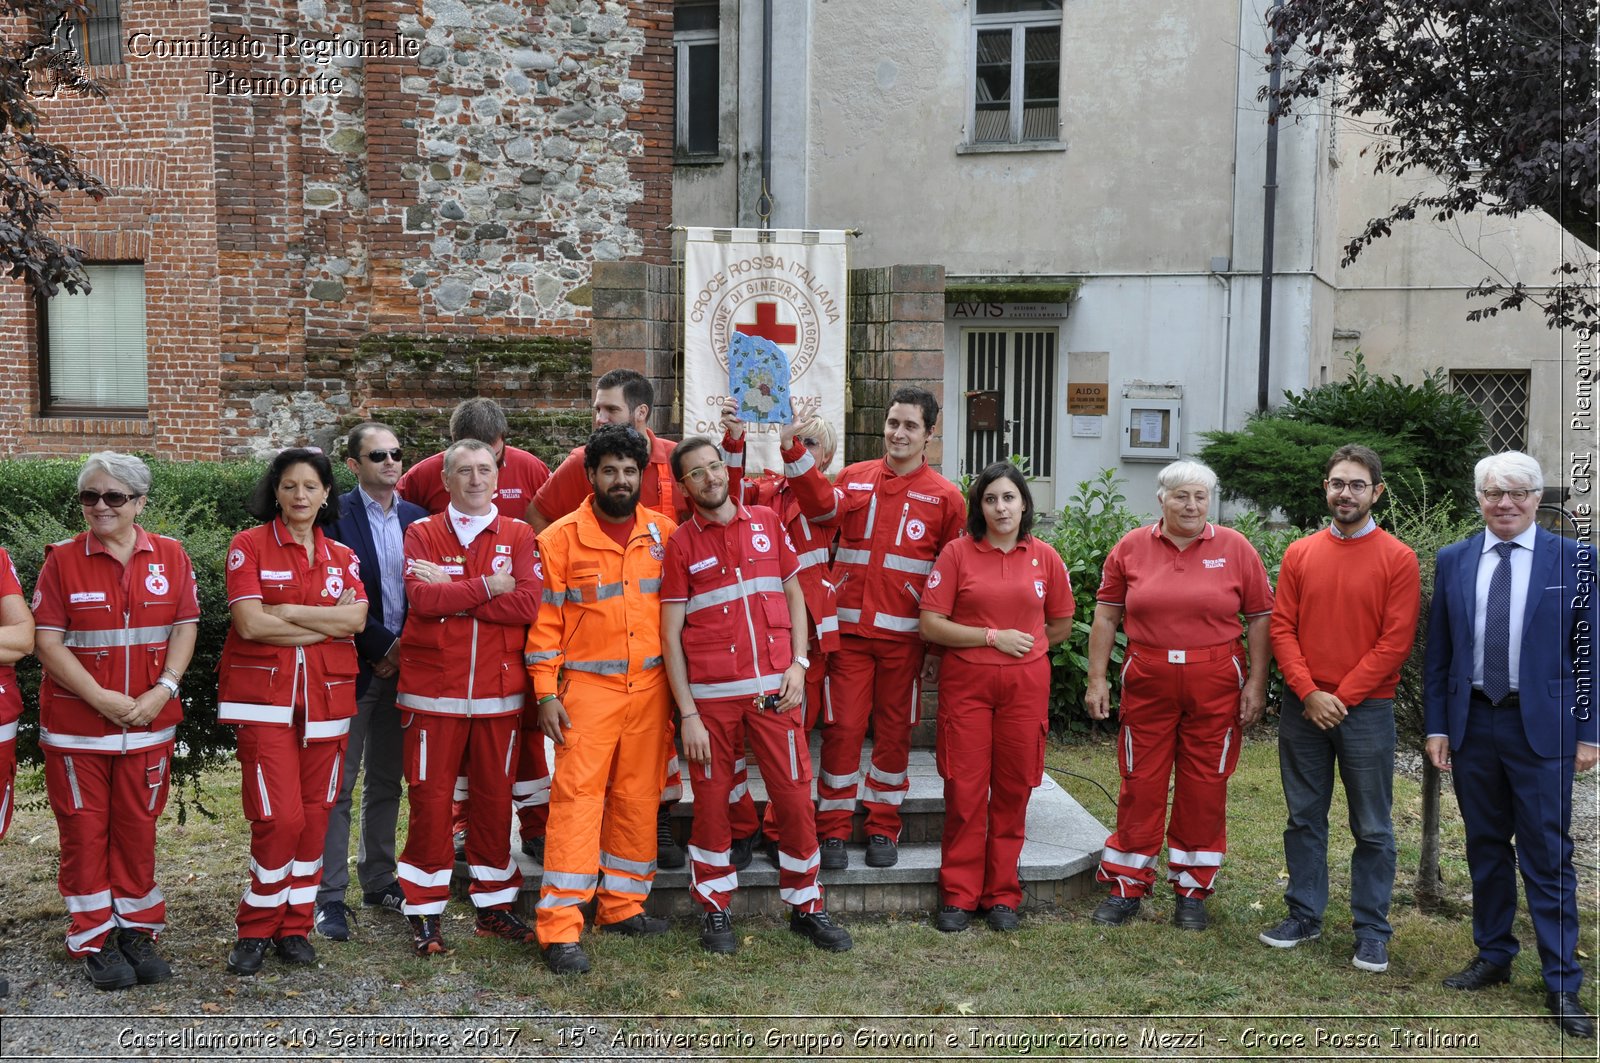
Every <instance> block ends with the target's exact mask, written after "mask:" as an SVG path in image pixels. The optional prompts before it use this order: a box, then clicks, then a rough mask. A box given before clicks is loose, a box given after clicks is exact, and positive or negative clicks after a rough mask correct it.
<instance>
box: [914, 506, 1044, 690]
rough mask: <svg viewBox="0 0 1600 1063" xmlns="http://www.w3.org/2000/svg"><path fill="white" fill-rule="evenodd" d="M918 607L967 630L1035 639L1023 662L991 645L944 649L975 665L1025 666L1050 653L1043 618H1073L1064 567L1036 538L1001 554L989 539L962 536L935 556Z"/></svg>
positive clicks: (1020, 542)
mask: <svg viewBox="0 0 1600 1063" xmlns="http://www.w3.org/2000/svg"><path fill="white" fill-rule="evenodd" d="M922 608H924V609H926V610H927V611H928V612H930V613H938V614H939V615H941V616H947V617H949V618H950V619H951V620H953V621H954V622H955V623H957V624H965V625H967V626H968V627H983V628H989V627H992V628H995V629H997V630H1003V629H1005V628H1015V629H1016V630H1018V631H1021V632H1025V633H1026V634H1029V635H1032V636H1033V649H1032V650H1030V651H1029V652H1028V654H1027V656H1025V657H1021V658H1018V657H1012V656H1011V655H1010V654H1006V653H1001V652H1000V651H999V650H998V649H995V648H994V647H993V646H959V647H952V648H949V649H947V650H945V652H946V653H948V654H950V655H951V656H953V657H959V658H961V659H962V660H964V661H970V662H972V663H973V664H1013V663H1017V664H1025V663H1027V662H1029V661H1036V660H1038V659H1039V658H1040V657H1043V656H1044V655H1045V653H1046V651H1047V650H1048V649H1049V646H1048V644H1047V643H1046V641H1045V637H1044V624H1045V621H1046V620H1047V619H1055V618H1057V617H1063V616H1071V615H1072V609H1073V603H1072V585H1071V584H1070V583H1069V582H1068V581H1067V566H1066V565H1065V564H1063V563H1062V561H1061V555H1060V554H1058V553H1056V551H1055V548H1054V547H1051V546H1050V545H1048V544H1046V543H1044V542H1041V541H1040V540H1039V539H1038V537H1036V536H1032V535H1030V536H1028V538H1026V539H1023V540H1020V541H1019V542H1018V543H1017V545H1016V548H1015V549H1012V550H1008V551H1006V552H1004V553H1002V552H1001V551H999V550H996V549H995V548H994V547H993V546H990V545H989V541H988V540H987V539H971V538H968V537H967V536H965V535H963V536H962V537H961V538H959V539H957V540H956V541H955V542H953V543H951V544H950V545H949V546H947V547H945V548H944V550H943V552H941V553H940V554H939V560H938V561H936V562H934V566H933V574H932V575H931V576H929V577H928V589H927V590H926V591H924V592H923V594H922Z"/></svg>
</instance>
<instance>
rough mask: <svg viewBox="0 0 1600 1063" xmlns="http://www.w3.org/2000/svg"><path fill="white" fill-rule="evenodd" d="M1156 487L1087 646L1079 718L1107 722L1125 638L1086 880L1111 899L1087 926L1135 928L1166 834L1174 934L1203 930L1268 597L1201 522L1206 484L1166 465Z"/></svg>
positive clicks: (1246, 563) (1255, 696) (1260, 659)
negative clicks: (1108, 822) (1113, 761)
mask: <svg viewBox="0 0 1600 1063" xmlns="http://www.w3.org/2000/svg"><path fill="white" fill-rule="evenodd" d="M1156 482H1157V484H1158V489H1157V491H1156V501H1157V502H1158V503H1159V505H1160V507H1161V519H1159V520H1157V521H1156V522H1155V523H1154V524H1151V525H1149V526H1147V527H1142V528H1135V529H1134V530H1133V531H1131V532H1129V533H1128V534H1127V535H1125V536H1123V538H1122V541H1121V542H1119V543H1117V545H1116V546H1114V547H1113V548H1112V550H1111V553H1110V554H1109V555H1108V556H1107V557H1106V564H1105V570H1104V572H1103V573H1102V576H1101V581H1100V590H1099V591H1098V592H1097V593H1096V595H1095V602H1096V604H1095V610H1094V624H1093V626H1092V628H1091V629H1090V634H1089V684H1088V691H1087V693H1086V694H1085V695H1084V707H1085V708H1086V709H1087V710H1088V713H1089V715H1090V717H1091V718H1093V719H1096V720H1103V719H1105V718H1106V717H1107V716H1109V715H1110V713H1111V696H1110V691H1109V687H1108V684H1107V682H1106V669H1107V667H1109V665H1110V663H1111V648H1112V646H1113V644H1114V643H1115V641H1116V632H1117V627H1118V625H1119V624H1120V625H1121V627H1122V629H1123V631H1124V632H1125V633H1126V634H1127V637H1128V646H1127V651H1126V657H1125V658H1124V661H1123V665H1122V707H1121V724H1122V728H1121V734H1120V735H1119V736H1118V739H1119V740H1118V743H1117V762H1118V767H1119V768H1120V769H1121V772H1122V793H1121V796H1120V797H1119V798H1118V800H1117V828H1116V831H1115V832H1114V833H1112V835H1111V837H1109V838H1107V839H1106V845H1105V852H1104V853H1103V854H1102V856H1101V859H1100V868H1099V870H1098V871H1097V872H1096V878H1098V879H1099V880H1100V881H1101V882H1105V883H1109V884H1110V886H1111V895H1110V896H1109V897H1107V898H1106V899H1105V900H1104V901H1102V902H1101V904H1100V906H1099V907H1098V908H1096V909H1095V911H1094V915H1093V919H1094V921H1095V922H1097V923H1100V924H1102V925H1105V926H1120V925H1122V924H1123V923H1126V922H1127V921H1128V920H1130V919H1132V918H1133V917H1134V916H1135V915H1136V914H1138V911H1139V904H1140V901H1141V899H1142V898H1144V897H1145V896H1146V895H1147V894H1148V893H1149V892H1150V890H1151V889H1152V887H1153V886H1154V885H1155V865H1156V857H1157V855H1158V854H1159V853H1160V851H1161V841H1162V834H1163V828H1165V834H1166V842H1167V868H1168V870H1167V880H1168V881H1169V882H1171V883H1172V888H1173V890H1174V891H1175V892H1176V894H1177V898H1176V903H1175V906H1174V908H1173V913H1172V922H1173V925H1174V926H1178V927H1181V928H1183V929H1185V930H1204V929H1205V928H1206V925H1207V917H1206V909H1205V898H1206V897H1208V896H1210V894H1211V892H1212V888H1213V884H1214V881H1215V879H1216V874H1217V869H1218V868H1219V867H1221V865H1222V854H1223V851H1224V849H1225V848H1226V844H1227V803H1228V777H1229V776H1230V775H1232V774H1233V769H1234V766H1235V765H1236V764H1237V763H1238V760H1239V732H1240V730H1241V729H1242V728H1245V727H1248V726H1250V725H1251V724H1253V723H1255V722H1256V720H1258V719H1260V718H1261V710H1262V707H1263V705H1264V704H1265V702H1266V690H1267V672H1268V670H1269V668H1270V666H1271V664H1272V644H1271V642H1270V641H1269V638H1268V624H1269V621H1270V618H1271V613H1272V587H1271V585H1270V584H1269V583H1268V581H1267V571H1266V568H1265V566H1263V565H1262V563H1261V557H1260V555H1258V554H1257V553H1256V551H1255V547H1253V546H1251V545H1250V541H1249V540H1248V539H1246V538H1245V537H1244V536H1243V535H1240V534H1239V533H1238V532H1236V531H1234V530H1233V529H1232V528H1222V527H1218V526H1217V525H1215V524H1212V523H1210V522H1209V521H1208V520H1207V519H1206V518H1207V516H1208V514H1209V513H1210V510H1211V499H1212V496H1213V495H1214V494H1215V493H1216V489H1217V476H1216V473H1214V472H1212V471H1211V470H1210V469H1208V468H1206V467H1205V466H1204V465H1201V464H1200V463H1198V462H1193V461H1175V462H1173V463H1172V464H1171V465H1168V466H1167V467H1166V468H1164V469H1162V470H1161V471H1160V472H1159V473H1157V474H1156ZM1241 616H1242V617H1244V625H1245V630H1246V633H1247V635H1248V637H1249V658H1248V661H1249V663H1248V667H1247V666H1246V657H1245V649H1244V647H1243V646H1242V645H1241V643H1240V638H1239V618H1240V617H1241ZM1174 772H1176V781H1175V782H1172V784H1171V788H1172V818H1171V821H1170V822H1168V819H1167V790H1168V785H1169V781H1170V780H1172V779H1173V777H1174Z"/></svg>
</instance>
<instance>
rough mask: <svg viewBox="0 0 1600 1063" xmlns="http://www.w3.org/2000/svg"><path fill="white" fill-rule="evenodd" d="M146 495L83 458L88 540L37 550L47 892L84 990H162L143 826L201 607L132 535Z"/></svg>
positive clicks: (177, 575) (122, 470) (163, 767)
mask: <svg viewBox="0 0 1600 1063" xmlns="http://www.w3.org/2000/svg"><path fill="white" fill-rule="evenodd" d="M149 494H150V470H149V468H148V467H147V466H146V465H145V463H144V462H142V461H140V460H139V459H138V458H136V457H134V456H132V455H130V454H118V453H116V452H115V451H109V450H105V451H101V452H100V453H98V454H91V455H89V459H88V460H87V461H85V462H84V464H83V469H82V470H81V471H80V472H79V473H78V502H79V504H80V505H82V506H83V519H84V522H85V523H86V524H88V526H89V527H88V530H87V531H84V532H82V533H80V534H79V535H78V536H77V537H76V538H73V539H68V540H66V541H65V542H59V543H56V544H55V545H54V546H51V547H50V548H49V549H48V550H47V551H46V553H45V558H44V567H43V568H42V569H41V570H40V572H39V583H38V586H37V587H36V588H35V589H34V592H33V614H34V620H35V622H36V624H37V626H38V631H37V639H36V641H37V646H36V648H35V651H34V652H35V654H36V655H37V656H38V658H39V662H40V663H41V664H43V665H44V681H43V683H41V684H40V687H39V745H40V747H41V748H42V749H43V750H44V767H45V792H46V794H47V795H48V796H49V799H50V807H51V809H52V810H54V812H55V814H56V825H57V828H58V830H59V833H60V836H61V866H60V870H59V873H58V874H57V876H56V884H57V886H58V887H59V888H60V890H61V896H62V898H63V899H64V900H65V901H66V905H67V911H68V913H69V914H70V915H71V917H72V923H71V926H70V927H69V929H68V931H67V954H68V955H69V956H71V957H73V958H74V959H81V960H82V961H83V966H84V971H85V972H86V973H87V974H88V977H89V981H90V982H91V983H93V985H94V987H95V988H96V989H126V988H127V987H129V986H131V985H133V984H134V983H135V982H138V983H151V982H164V981H166V980H167V979H168V978H171V977H172V968H171V967H170V966H168V964H167V961H166V960H164V959H162V958H161V956H160V955H159V954H158V953H157V952H156V948H155V939H156V936H157V935H159V934H160V933H161V931H162V930H164V929H165V928H166V907H167V906H166V900H165V898H164V897H163V896H162V893H161V887H159V886H157V885H156V820H157V819H159V818H160V816H161V811H162V809H163V808H165V807H166V803H167V788H168V785H169V783H170V781H171V771H172V750H173V744H174V741H175V737H176V735H177V728H178V721H179V720H181V719H182V718H183V704H182V702H181V701H179V699H178V687H179V684H180V683H181V682H182V681H183V673H184V671H185V669H187V668H188V667H189V660H190V658H191V657H193V656H194V645H195V633H196V631H197V628H196V626H195V625H196V624H197V623H198V622H199V619H200V603H199V600H198V598H197V597H196V590H195V582H194V569H193V567H192V566H191V565H190V563H189V556H188V554H186V553H184V550H183V544H181V543H179V542H178V541H177V540H176V539H169V538H167V537H166V536H164V535H152V534H151V533H150V532H147V531H145V530H144V529H143V528H141V527H139V525H138V524H137V523H135V522H136V521H137V520H138V519H139V514H141V513H143V512H144V506H145V500H146V499H147V498H148V497H149Z"/></svg>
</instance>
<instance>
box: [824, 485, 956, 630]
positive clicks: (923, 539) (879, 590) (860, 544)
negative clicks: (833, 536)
mask: <svg viewBox="0 0 1600 1063" xmlns="http://www.w3.org/2000/svg"><path fill="white" fill-rule="evenodd" d="M835 486H836V487H838V489H839V491H840V503H839V505H840V518H839V549H838V552H837V553H836V554H835V555H834V563H833V581H832V582H833V586H834V589H835V591H836V592H837V593H838V601H839V605H838V609H839V632H840V634H844V635H859V636H861V637H863V638H886V639H901V640H906V641H910V640H920V639H921V638H922V636H921V634H920V633H919V631H918V622H919V619H920V617H919V613H920V612H921V610H922V588H923V585H924V584H925V583H926V582H927V580H928V574H929V573H930V572H932V571H933V561H934V558H936V557H938V556H939V551H940V550H942V549H943V548H944V546H945V544H946V543H949V542H953V541H954V540H955V539H956V538H957V537H959V536H960V535H961V532H962V529H963V528H964V527H965V525H966V520H967V504H966V501H965V500H964V499H962V497H961V492H960V490H958V489H957V488H956V485H955V484H953V483H951V482H950V481H949V480H946V479H945V478H944V477H943V476H940V475H939V474H938V473H937V472H934V471H933V467H932V466H930V465H929V464H928V463H927V462H923V463H922V464H921V465H920V466H918V467H917V468H916V469H915V470H913V471H912V472H910V473H907V474H906V475H904V476H900V475H898V474H897V473H895V471H894V470H893V469H891V468H889V463H888V461H886V460H885V459H883V458H878V459H876V460H874V461H861V462H857V463H856V464H854V465H851V466H848V467H847V468H846V469H845V470H844V471H843V472H841V473H840V474H839V479H838V481H837V482H836V484H835Z"/></svg>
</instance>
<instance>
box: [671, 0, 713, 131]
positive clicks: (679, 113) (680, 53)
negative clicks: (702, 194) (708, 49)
mask: <svg viewBox="0 0 1600 1063" xmlns="http://www.w3.org/2000/svg"><path fill="white" fill-rule="evenodd" d="M694 6H696V7H706V8H710V9H711V10H712V11H713V12H715V13H716V16H717V24H716V25H715V26H712V27H710V28H707V29H697V30H680V29H677V28H676V27H674V29H673V31H672V63H673V71H672V88H673V107H672V112H673V115H672V119H673V131H672V153H673V156H674V157H675V158H676V159H677V160H678V161H680V162H684V161H688V162H699V161H704V162H711V161H721V159H722V9H721V4H720V3H717V2H711V3H706V4H695V5H694ZM708 44H709V45H712V46H714V47H715V48H716V50H717V60H716V64H717V68H716V74H717V92H716V100H715V105H716V106H715V115H714V118H715V121H714V122H713V132H714V134H715V136H716V141H717V142H716V145H715V146H714V147H713V148H712V149H711V150H710V151H692V150H690V148H689V116H690V108H689V106H688V103H689V71H690V65H691V64H690V60H689V53H690V51H691V50H692V49H694V48H699V47H704V46H706V45H708Z"/></svg>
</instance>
